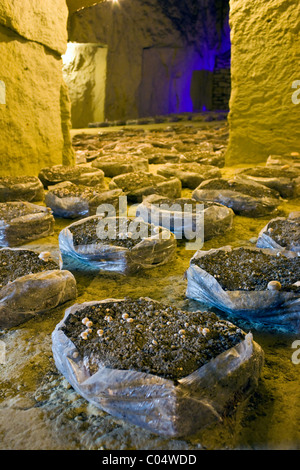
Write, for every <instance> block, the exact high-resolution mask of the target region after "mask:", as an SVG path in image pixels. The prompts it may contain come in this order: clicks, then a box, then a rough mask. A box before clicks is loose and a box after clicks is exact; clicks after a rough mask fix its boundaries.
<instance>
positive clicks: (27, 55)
mask: <svg viewBox="0 0 300 470" xmlns="http://www.w3.org/2000/svg"><path fill="white" fill-rule="evenodd" d="M50 7H51V8H50ZM67 17H68V10H67V6H66V3H65V2H64V1H62V0H52V1H51V4H50V3H49V2H41V1H39V0H16V1H14V2H11V1H2V2H1V4H0V57H1V61H0V80H1V82H2V86H1V89H2V92H1V95H2V98H1V101H0V129H1V131H0V148H1V159H0V174H1V175H26V174H37V173H38V171H39V169H40V168H41V167H42V166H45V165H46V164H56V163H62V162H65V163H72V162H73V161H74V154H73V151H72V148H71V142H70V135H69V128H70V104H69V99H68V95H67V89H66V87H65V84H64V83H63V79H62V60H61V54H63V53H64V52H65V48H66V46H67Z"/></svg>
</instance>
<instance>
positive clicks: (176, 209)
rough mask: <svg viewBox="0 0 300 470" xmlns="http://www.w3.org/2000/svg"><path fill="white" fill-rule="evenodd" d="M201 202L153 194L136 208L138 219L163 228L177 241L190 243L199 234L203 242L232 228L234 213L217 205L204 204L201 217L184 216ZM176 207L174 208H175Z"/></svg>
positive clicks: (199, 215) (195, 215) (194, 215)
mask: <svg viewBox="0 0 300 470" xmlns="http://www.w3.org/2000/svg"><path fill="white" fill-rule="evenodd" d="M197 203H198V205H199V207H200V204H201V201H195V200H194V199H189V198H177V199H172V200H170V199H168V198H166V197H162V196H158V195H156V194H152V195H151V196H148V197H146V198H144V200H143V202H142V203H141V204H140V205H139V206H138V207H137V209H136V215H137V216H138V217H142V219H143V220H144V221H145V222H149V223H153V224H155V225H159V226H163V227H165V228H167V229H169V230H171V232H172V233H174V235H175V236H176V238H178V239H185V238H188V239H191V238H193V237H196V236H197V232H199V234H200V231H201V229H203V232H201V233H202V234H203V235H204V241H205V240H209V239H211V238H213V237H215V236H218V235H220V234H222V233H224V232H226V231H227V230H230V229H231V228H232V223H233V216H234V212H233V211H232V209H230V208H228V207H226V206H222V205H221V204H217V203H213V202H212V203H210V202H203V203H202V204H203V206H204V210H203V211H201V212H200V213H199V214H198V215H197V214H196V213H194V214H193V215H191V213H189V212H185V209H184V207H185V204H186V205H187V207H189V206H190V207H191V205H192V204H193V205H195V204H197ZM172 206H173V207H172Z"/></svg>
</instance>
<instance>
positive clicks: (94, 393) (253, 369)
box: [52, 299, 263, 437]
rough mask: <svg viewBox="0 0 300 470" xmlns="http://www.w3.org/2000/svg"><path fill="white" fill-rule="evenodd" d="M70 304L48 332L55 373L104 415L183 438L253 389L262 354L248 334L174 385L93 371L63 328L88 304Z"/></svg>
mask: <svg viewBox="0 0 300 470" xmlns="http://www.w3.org/2000/svg"><path fill="white" fill-rule="evenodd" d="M108 300H112V301H114V302H122V300H115V299H107V300H104V301H99V302H86V303H84V304H81V305H78V304H77V305H73V306H72V307H70V308H68V309H67V310H66V312H65V317H64V319H63V320H62V321H61V322H60V323H59V324H58V325H57V326H56V328H55V330H54V332H53V333H52V351H53V356H54V360H55V364H56V367H57V369H58V370H59V371H60V373H61V374H63V375H64V377H65V378H66V379H67V380H68V382H69V383H70V384H71V385H72V387H73V388H74V389H75V390H76V391H77V393H79V394H80V395H81V396H82V397H84V398H85V399H86V400H88V401H89V402H90V403H92V404H93V405H95V406H96V407H98V408H100V409H102V410H104V411H106V412H107V413H109V414H111V415H112V416H115V417H117V418H121V419H123V420H125V421H128V422H130V423H132V424H135V425H137V426H141V427H143V428H145V429H147V430H148V431H151V432H153V433H157V434H160V435H162V436H165V437H184V436H189V435H192V434H194V433H195V432H197V431H198V430H200V429H202V428H204V427H205V426H207V425H210V424H212V423H214V422H218V421H221V420H222V417H223V415H224V413H225V411H227V410H228V408H229V407H232V405H233V403H234V401H236V402H237V401H242V400H243V399H245V398H246V397H247V396H248V395H249V393H250V392H251V391H253V388H254V387H255V386H256V384H257V381H258V378H259V376H260V373H261V368H262V364H263V352H262V350H261V348H260V346H258V345H257V344H256V343H255V342H254V341H253V338H252V335H251V334H248V335H247V336H246V337H245V339H244V340H243V341H241V342H240V343H238V344H237V345H236V346H235V347H233V348H231V349H229V350H227V351H225V352H223V353H222V354H219V355H218V356H217V357H216V358H215V359H212V360H210V361H209V362H208V363H206V364H205V365H203V366H202V367H200V368H199V369H198V370H196V371H195V372H193V373H192V374H190V375H188V376H186V377H184V378H182V379H179V380H178V381H177V383H175V382H174V381H173V380H170V379H165V378H162V377H159V376H157V375H153V374H148V373H142V372H138V371H136V370H119V369H113V368H107V367H104V366H101V364H99V368H98V370H97V372H96V373H94V374H91V373H90V371H89V369H88V368H87V367H86V359H87V358H85V357H81V356H80V354H79V353H78V351H77V348H76V347H75V345H74V343H73V342H72V341H71V340H70V339H69V338H68V337H67V336H66V335H65V333H64V332H63V327H64V325H65V322H66V320H67V319H68V317H69V316H70V315H73V314H74V313H75V312H77V311H79V310H81V309H84V308H85V307H86V306H87V305H97V304H99V303H101V302H107V301H108Z"/></svg>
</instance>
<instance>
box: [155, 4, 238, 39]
mask: <svg viewBox="0 0 300 470" xmlns="http://www.w3.org/2000/svg"><path fill="white" fill-rule="evenodd" d="M159 4H160V6H161V8H162V10H163V12H164V13H165V14H166V16H168V17H169V18H170V19H171V21H173V23H174V24H175V26H176V28H177V29H178V30H179V31H180V32H181V34H182V35H183V36H185V37H186V39H187V40H188V41H189V42H196V43H197V42H199V39H200V38H199V31H203V25H204V26H205V27H206V28H209V27H210V22H209V17H210V16H211V15H213V16H214V17H216V18H218V20H219V23H220V24H223V23H224V20H225V18H226V17H227V16H228V14H229V0H181V1H180V2H178V1H176V0H160V2H159ZM207 34H209V31H207Z"/></svg>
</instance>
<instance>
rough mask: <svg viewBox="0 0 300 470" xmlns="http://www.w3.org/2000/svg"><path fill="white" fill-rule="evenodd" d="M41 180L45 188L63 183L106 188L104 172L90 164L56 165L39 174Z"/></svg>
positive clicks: (44, 169)
mask: <svg viewBox="0 0 300 470" xmlns="http://www.w3.org/2000/svg"><path fill="white" fill-rule="evenodd" d="M39 179H40V180H41V181H42V183H43V185H44V186H45V188H48V186H52V185H53V184H58V183H62V182H63V181H70V182H71V183H74V184H82V185H84V186H98V185H99V186H101V185H102V186H103V187H104V185H105V182H104V173H103V171H102V170H99V169H97V168H92V167H91V166H90V164H86V165H77V166H63V165H54V166H51V167H47V168H43V169H42V170H41V171H40V173H39Z"/></svg>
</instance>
